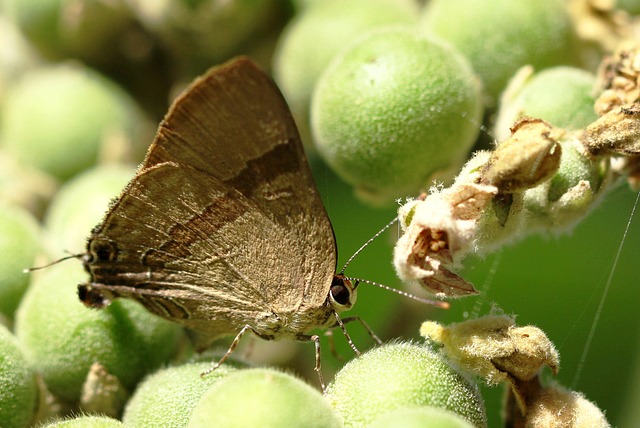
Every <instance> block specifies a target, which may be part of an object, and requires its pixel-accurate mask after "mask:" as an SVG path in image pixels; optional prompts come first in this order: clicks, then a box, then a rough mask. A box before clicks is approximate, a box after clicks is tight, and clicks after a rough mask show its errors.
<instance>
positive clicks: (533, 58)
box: [421, 0, 576, 105]
mask: <svg viewBox="0 0 640 428" xmlns="http://www.w3.org/2000/svg"><path fill="white" fill-rule="evenodd" d="M421 26H422V30H423V31H424V32H426V33H429V34H436V35H438V36H440V37H442V38H443V39H445V40H448V41H449V42H451V43H452V44H453V45H455V46H456V47H457V48H458V49H459V50H460V52H462V54H464V55H465V56H466V57H467V58H468V59H469V61H470V62H471V64H472V66H473V68H474V70H475V71H476V72H477V73H478V74H479V75H480V77H481V78H482V82H483V83H484V89H485V92H486V94H485V95H487V100H486V104H487V105H493V104H494V103H495V102H496V101H497V99H498V96H499V95H500V92H502V90H503V89H504V87H505V86H506V84H507V81H508V80H509V79H510V78H511V76H513V74H514V73H515V72H516V70H518V69H519V68H520V67H522V66H524V65H527V64H530V65H532V66H533V67H534V68H535V69H542V68H545V67H549V66H553V65H559V64H568V63H572V62H575V59H574V58H575V57H576V50H575V47H576V45H575V42H574V40H575V39H574V34H573V29H572V22H571V18H570V16H569V13H568V10H567V6H566V2H565V1H563V0H540V1H535V2H533V1H530V0H492V1H478V0H431V1H430V2H429V3H428V4H427V6H426V7H425V10H424V16H423V22H422V24H421Z"/></svg>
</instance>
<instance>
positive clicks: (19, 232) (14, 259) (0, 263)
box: [0, 204, 40, 319]
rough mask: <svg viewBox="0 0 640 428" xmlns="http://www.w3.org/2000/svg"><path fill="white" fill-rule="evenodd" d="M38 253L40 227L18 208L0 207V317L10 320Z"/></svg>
mask: <svg viewBox="0 0 640 428" xmlns="http://www.w3.org/2000/svg"><path fill="white" fill-rule="evenodd" d="M39 250H40V227H39V226H38V223H37V221H36V219H35V218H33V216H32V215H31V214H30V213H29V212H27V211H25V210H23V209H22V208H19V207H15V206H10V205H4V204H0V254H2V257H0V313H1V314H2V315H4V316H5V317H7V318H9V319H11V318H13V313H14V312H15V310H16V308H17V307H18V304H19V303H20V299H22V296H23V295H24V292H25V291H26V290H27V285H28V284H29V276H28V275H26V274H25V273H24V269H27V268H30V267H33V265H34V261H35V258H36V254H37V253H38V251H39Z"/></svg>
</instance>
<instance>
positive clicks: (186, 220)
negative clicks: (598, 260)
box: [78, 57, 357, 371]
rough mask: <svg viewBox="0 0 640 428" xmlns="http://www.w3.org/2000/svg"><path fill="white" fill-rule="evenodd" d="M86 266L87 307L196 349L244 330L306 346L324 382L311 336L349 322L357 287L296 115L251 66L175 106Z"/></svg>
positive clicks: (214, 78)
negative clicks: (131, 308) (133, 310)
mask: <svg viewBox="0 0 640 428" xmlns="http://www.w3.org/2000/svg"><path fill="white" fill-rule="evenodd" d="M81 258H82V260H83V264H84V267H85V269H86V270H87V272H88V273H89V275H90V280H89V281H88V282H86V283H83V284H80V285H79V286H78V294H79V297H80V299H81V300H82V301H83V302H84V303H85V304H86V305H87V306H90V307H94V308H102V307H105V306H106V305H108V304H109V303H110V302H111V301H112V300H113V299H116V298H130V299H134V300H136V301H138V302H140V303H141V304H142V305H144V307H145V308H147V309H148V310H149V311H151V312H153V313H154V314H157V315H159V316H161V317H163V318H166V319H168V320H171V321H175V322H177V323H180V324H182V325H183V326H185V327H187V328H188V329H190V330H193V331H194V332H196V337H197V344H198V347H199V348H205V347H206V346H208V345H209V344H210V343H211V342H213V341H214V340H216V339H218V338H220V337H223V336H232V335H236V340H235V341H234V344H237V341H238V340H239V338H240V336H241V335H242V334H244V333H245V332H247V331H251V332H253V333H254V334H255V335H257V336H259V337H261V338H263V339H283V338H287V339H294V340H304V341H309V340H311V341H314V342H316V369H317V370H318V371H319V352H318V349H319V341H318V337H317V336H309V335H308V334H307V332H308V331H309V330H312V329H314V328H318V327H335V326H337V325H338V324H341V321H340V317H339V316H338V314H339V313H340V312H343V311H345V310H347V309H349V308H351V307H352V306H353V304H354V303H355V299H356V286H357V283H356V284H355V285H354V284H352V283H351V281H349V280H348V279H347V278H345V277H344V275H342V274H336V262H337V247H336V240H335V236H334V233H333V229H332V226H331V223H330V221H329V217H328V216H327V213H326V211H325V209H324V207H323V204H322V201H321V199H320V196H319V194H318V191H317V189H316V187H315V184H314V181H313V178H312V175H311V171H310V168H309V165H308V163H307V160H306V157H305V154H304V150H303V147H302V143H301V140H300V136H299V134H298V131H297V129H296V126H295V123H294V121H293V118H292V116H291V113H290V111H289V108H288V106H287V104H286V102H285V100H284V98H283V96H282V94H281V93H280V91H279V89H278V88H277V86H276V84H275V83H274V82H273V81H272V79H271V78H270V77H269V76H267V75H266V74H265V73H264V72H263V71H261V70H260V69H259V68H258V67H257V66H256V65H255V64H254V63H253V62H251V60H249V59H247V58H244V57H241V58H238V59H235V60H232V61H230V62H228V63H225V64H223V65H221V66H218V67H214V68H212V69H211V70H209V71H208V72H207V73H206V74H204V75H203V76H202V77H200V78H198V79H196V80H195V81H194V82H193V83H192V84H191V86H190V87H189V88H187V89H186V90H185V91H184V93H182V95H180V96H179V97H178V98H177V99H176V101H175V102H174V104H173V105H172V106H171V108H170V109H169V112H168V113H167V115H166V116H165V118H164V119H163V121H162V122H161V123H160V126H159V128H158V131H157V134H156V137H155V139H154V141H153V143H152V145H151V147H150V148H149V150H148V152H147V155H146V157H145V159H144V161H143V163H142V164H141V165H140V167H139V168H138V170H137V172H136V175H135V177H134V178H133V179H132V180H131V181H130V182H129V184H128V185H127V186H126V187H125V189H124V190H123V191H122V194H121V195H120V196H119V197H118V199H117V200H115V201H114V202H113V203H112V205H111V207H110V208H109V210H108V212H107V213H106V216H105V217H104V220H103V221H102V223H101V224H99V225H98V226H97V227H95V228H94V229H93V231H92V232H91V235H90V237H89V239H88V242H87V249H86V254H84V255H83V256H82V257H81ZM234 347H235V345H232V347H231V348H230V349H229V351H228V352H227V355H225V357H224V358H223V359H222V360H221V361H220V363H221V362H222V361H223V360H224V359H225V358H226V356H228V354H230V353H231V351H232V350H233V348H234ZM216 367H217V366H216ZM214 368H215V367H214Z"/></svg>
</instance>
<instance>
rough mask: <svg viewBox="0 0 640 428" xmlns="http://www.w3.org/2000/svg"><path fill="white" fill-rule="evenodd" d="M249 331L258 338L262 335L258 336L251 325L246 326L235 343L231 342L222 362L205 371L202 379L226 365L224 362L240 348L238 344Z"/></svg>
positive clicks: (219, 361) (237, 336) (221, 359)
mask: <svg viewBox="0 0 640 428" xmlns="http://www.w3.org/2000/svg"><path fill="white" fill-rule="evenodd" d="M248 331H251V332H253V334H255V335H256V336H261V335H260V334H258V332H257V331H255V330H254V329H253V327H251V326H250V325H248V324H247V325H245V326H244V327H242V329H241V330H240V331H239V332H238V334H237V335H236V337H235V339H233V342H231V345H230V346H229V349H227V352H226V353H225V354H224V355H223V356H222V358H220V360H218V362H217V363H215V364H213V365H212V366H211V367H209V368H208V369H207V370H205V371H203V372H202V373H200V376H201V377H205V376H206V375H208V374H209V373H211V372H212V371H214V370H215V369H217V368H218V367H220V366H221V365H222V364H224V362H225V361H226V360H227V358H229V356H230V355H231V354H233V351H235V350H236V347H237V346H238V343H240V339H241V338H242V336H244V335H245V334H246V333H247V332H248Z"/></svg>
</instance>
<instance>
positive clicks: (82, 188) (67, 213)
mask: <svg viewBox="0 0 640 428" xmlns="http://www.w3.org/2000/svg"><path fill="white" fill-rule="evenodd" d="M133 176H134V169H133V167H127V166H121V165H106V166H102V167H96V168H92V169H90V170H87V171H85V172H84V173H82V174H80V175H78V176H77V177H75V178H73V179H72V180H70V181H68V182H67V183H65V185H64V186H63V187H62V188H61V189H60V191H59V192H58V194H57V195H56V196H55V198H54V199H53V200H52V201H51V205H50V206H49V210H48V211H47V214H46V217H45V230H46V233H47V237H48V240H49V245H50V247H51V252H52V253H53V254H52V255H53V256H54V258H58V257H61V254H63V252H64V251H70V252H72V253H74V254H76V253H79V252H82V251H84V249H85V247H86V241H87V237H88V236H89V234H90V233H91V229H93V228H94V227H95V226H96V225H97V224H98V223H99V222H100V221H102V219H103V217H104V215H105V212H106V211H107V208H108V207H109V202H110V201H111V200H112V199H113V198H115V197H117V196H118V194H119V193H120V192H121V191H122V189H123V188H124V186H125V185H126V184H127V182H128V181H129V180H130V179H131V178H132V177H133Z"/></svg>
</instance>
